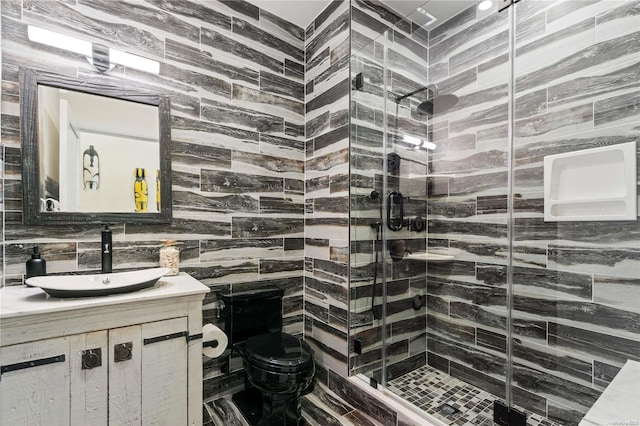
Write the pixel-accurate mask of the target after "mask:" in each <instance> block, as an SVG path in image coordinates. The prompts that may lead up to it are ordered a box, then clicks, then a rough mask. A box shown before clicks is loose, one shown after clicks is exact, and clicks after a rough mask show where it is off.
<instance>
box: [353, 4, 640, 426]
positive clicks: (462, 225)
mask: <svg viewBox="0 0 640 426" xmlns="http://www.w3.org/2000/svg"><path fill="white" fill-rule="evenodd" d="M489 3H490V2H489ZM489 3H487V2H476V1H462V0H461V1H435V0H434V1H428V2H426V3H425V4H424V5H422V6H421V7H420V8H418V9H417V10H416V11H415V12H414V13H412V14H411V15H409V16H407V17H406V18H405V19H403V20H400V21H399V22H398V23H397V24H396V25H395V26H394V27H393V28H389V29H388V30H386V31H384V34H383V35H382V36H375V37H374V36H373V33H372V32H371V31H368V29H367V28H371V25H368V26H365V25H362V26H359V25H358V20H359V19H360V20H364V19H366V17H362V16H360V15H361V14H360V13H359V14H358V16H354V17H353V18H352V19H353V21H352V31H351V35H352V42H351V51H352V55H351V75H352V80H353V84H352V90H351V139H350V143H351V146H350V155H351V170H350V176H351V193H350V201H351V202H350V216H351V217H350V219H351V220H350V229H351V235H350V238H351V250H350V302H349V303H350V318H349V321H350V322H349V330H350V335H349V339H350V356H349V368H350V373H351V374H354V375H360V377H363V378H366V379H367V380H369V381H370V382H371V383H372V384H378V385H381V386H384V387H385V388H386V389H388V390H389V391H391V392H393V393H395V394H396V395H398V396H399V397H401V398H402V399H404V400H405V401H407V402H409V403H411V404H413V405H415V406H416V407H418V408H420V409H422V410H424V411H425V412H426V413H428V414H429V415H431V416H432V417H433V418H435V419H438V420H441V421H443V422H448V423H452V422H455V424H492V415H493V401H494V400H496V399H497V400H499V401H502V402H504V403H505V404H506V405H507V406H509V407H517V409H519V410H521V411H526V412H527V413H528V415H529V424H552V423H553V422H555V423H557V424H563V425H573V424H578V422H579V421H580V420H581V419H582V418H583V416H584V415H585V413H587V411H588V410H589V409H590V408H591V407H592V406H593V405H594V403H595V402H596V400H597V399H598V397H599V396H600V395H601V394H602V392H603V391H604V390H605V388H606V387H607V386H608V385H609V384H610V382H611V381H612V380H613V378H614V377H615V376H616V375H617V374H618V372H619V371H620V369H621V368H622V367H623V366H624V365H625V363H627V362H628V361H629V360H631V361H640V278H638V277H639V276H640V226H639V224H638V221H637V211H636V206H637V199H636V195H637V192H638V185H637V177H636V158H635V155H631V156H628V155H627V156H625V155H622V154H620V155H618V154H617V152H618V151H620V152H622V151H623V147H626V148H624V149H627V148H628V147H629V146H631V150H632V153H633V154H635V153H636V152H637V147H636V144H637V142H638V140H639V139H640V1H635V0H634V1H623V0H619V1H618V0H607V1H591V0H589V1H587V0H565V1H560V0H552V1H543V0H540V1H536V0H521V1H519V2H516V3H514V4H512V5H510V6H509V5H507V4H506V3H508V2H503V1H497V0H496V1H494V2H493V3H492V4H489ZM505 6H506V7H505ZM503 7H505V8H504V10H501V11H500V10H499V9H500V8H503ZM628 144H631V145H628ZM618 148H619V149H618ZM585 150H590V151H585ZM627 152H628V150H627ZM570 153H576V155H567V156H563V154H570ZM555 156H557V157H555ZM545 159H546V161H545ZM554 160H557V161H556V162H555V163H554V162H553V161H554ZM552 164H555V165H557V167H556V166H552ZM618 178H619V179H618ZM630 179H631V181H630ZM629 182H631V183H629ZM629 189H630V190H629ZM624 197H627V198H624ZM623 198H624V200H626V201H624V203H625V204H624V205H621V204H620V201H619V200H621V199H623ZM622 210H624V212H623V211H622ZM623 213H624V214H623ZM624 419H625V417H624V413H622V414H621V416H620V419H617V418H616V419H611V420H612V421H616V420H624ZM627 420H629V419H627ZM631 420H633V419H631Z"/></svg>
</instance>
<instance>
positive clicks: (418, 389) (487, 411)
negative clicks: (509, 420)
mask: <svg viewBox="0 0 640 426" xmlns="http://www.w3.org/2000/svg"><path fill="white" fill-rule="evenodd" d="M387 387H388V388H389V390H391V391H392V392H393V393H395V394H396V395H399V396H401V397H402V398H404V399H405V400H407V401H409V402H411V403H412V404H413V405H415V406H416V407H419V408H420V409H422V410H424V411H426V412H427V413H429V414H430V415H432V416H433V417H435V418H437V419H438V420H441V421H443V422H445V423H447V424H451V425H460V426H462V425H482V426H485V425H486V426H490V425H493V424H494V423H493V401H494V400H496V399H497V398H496V397H495V396H493V395H491V394H490V393H488V392H485V391H483V390H481V389H479V388H477V387H475V386H472V385H470V384H467V383H466V382H463V381H462V380H460V379H456V378H455V377H451V376H449V375H448V374H446V373H443V372H442V371H439V370H436V369H435V368H432V367H430V366H428V365H426V366H424V367H421V368H419V369H416V370H414V371H411V372H409V373H407V374H405V375H403V376H400V377H398V378H396V379H394V380H392V381H390V382H389V383H388V386H387ZM520 410H521V411H525V412H526V413H527V425H528V426H561V425H560V424H559V423H555V422H553V421H551V420H549V419H547V418H544V417H542V416H540V415H538V414H533V413H531V412H529V411H526V410H524V409H520Z"/></svg>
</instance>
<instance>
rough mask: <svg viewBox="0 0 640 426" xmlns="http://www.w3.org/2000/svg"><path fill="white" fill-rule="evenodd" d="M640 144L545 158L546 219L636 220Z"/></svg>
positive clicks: (633, 143) (550, 220) (549, 220)
mask: <svg viewBox="0 0 640 426" xmlns="http://www.w3.org/2000/svg"><path fill="white" fill-rule="evenodd" d="M636 182H637V181H636V143H635V142H629V143H624V144H618V145H611V146H606V147H602V148H592V149H585V150H581V151H573V152H567V153H564V154H557V155H547V156H546V157H544V220H545V222H556V221H594V220H636V219H637V183H636Z"/></svg>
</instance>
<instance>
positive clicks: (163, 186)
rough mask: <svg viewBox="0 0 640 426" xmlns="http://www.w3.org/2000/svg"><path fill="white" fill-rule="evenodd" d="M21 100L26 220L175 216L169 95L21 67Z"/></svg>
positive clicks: (155, 220)
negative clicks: (142, 91)
mask: <svg viewBox="0 0 640 426" xmlns="http://www.w3.org/2000/svg"><path fill="white" fill-rule="evenodd" d="M111 81H112V80H111ZM20 99H21V120H22V121H21V130H22V150H23V155H22V158H23V161H22V180H23V218H24V223H25V224H31V225H38V224H52V223H59V224H67V223H77V222H84V223H104V222H112V223H118V222H119V223H163V222H164V223H166V222H169V221H170V220H171V155H170V137H171V128H170V105H169V98H168V97H167V96H163V95H157V94H147V93H141V92H137V91H135V90H130V89H128V88H122V87H116V86H112V85H107V84H103V83H102V82H100V81H93V80H92V81H81V80H77V79H75V78H71V77H67V76H63V75H57V74H53V73H49V72H43V71H39V70H35V69H30V68H22V69H21V70H20Z"/></svg>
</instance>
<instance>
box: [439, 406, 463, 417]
mask: <svg viewBox="0 0 640 426" xmlns="http://www.w3.org/2000/svg"><path fill="white" fill-rule="evenodd" d="M438 412H439V413H440V414H441V415H443V416H445V417H451V416H455V415H456V414H458V413H460V410H458V409H457V408H456V407H454V406H452V405H449V404H447V403H444V404H442V405H441V406H439V407H438Z"/></svg>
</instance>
